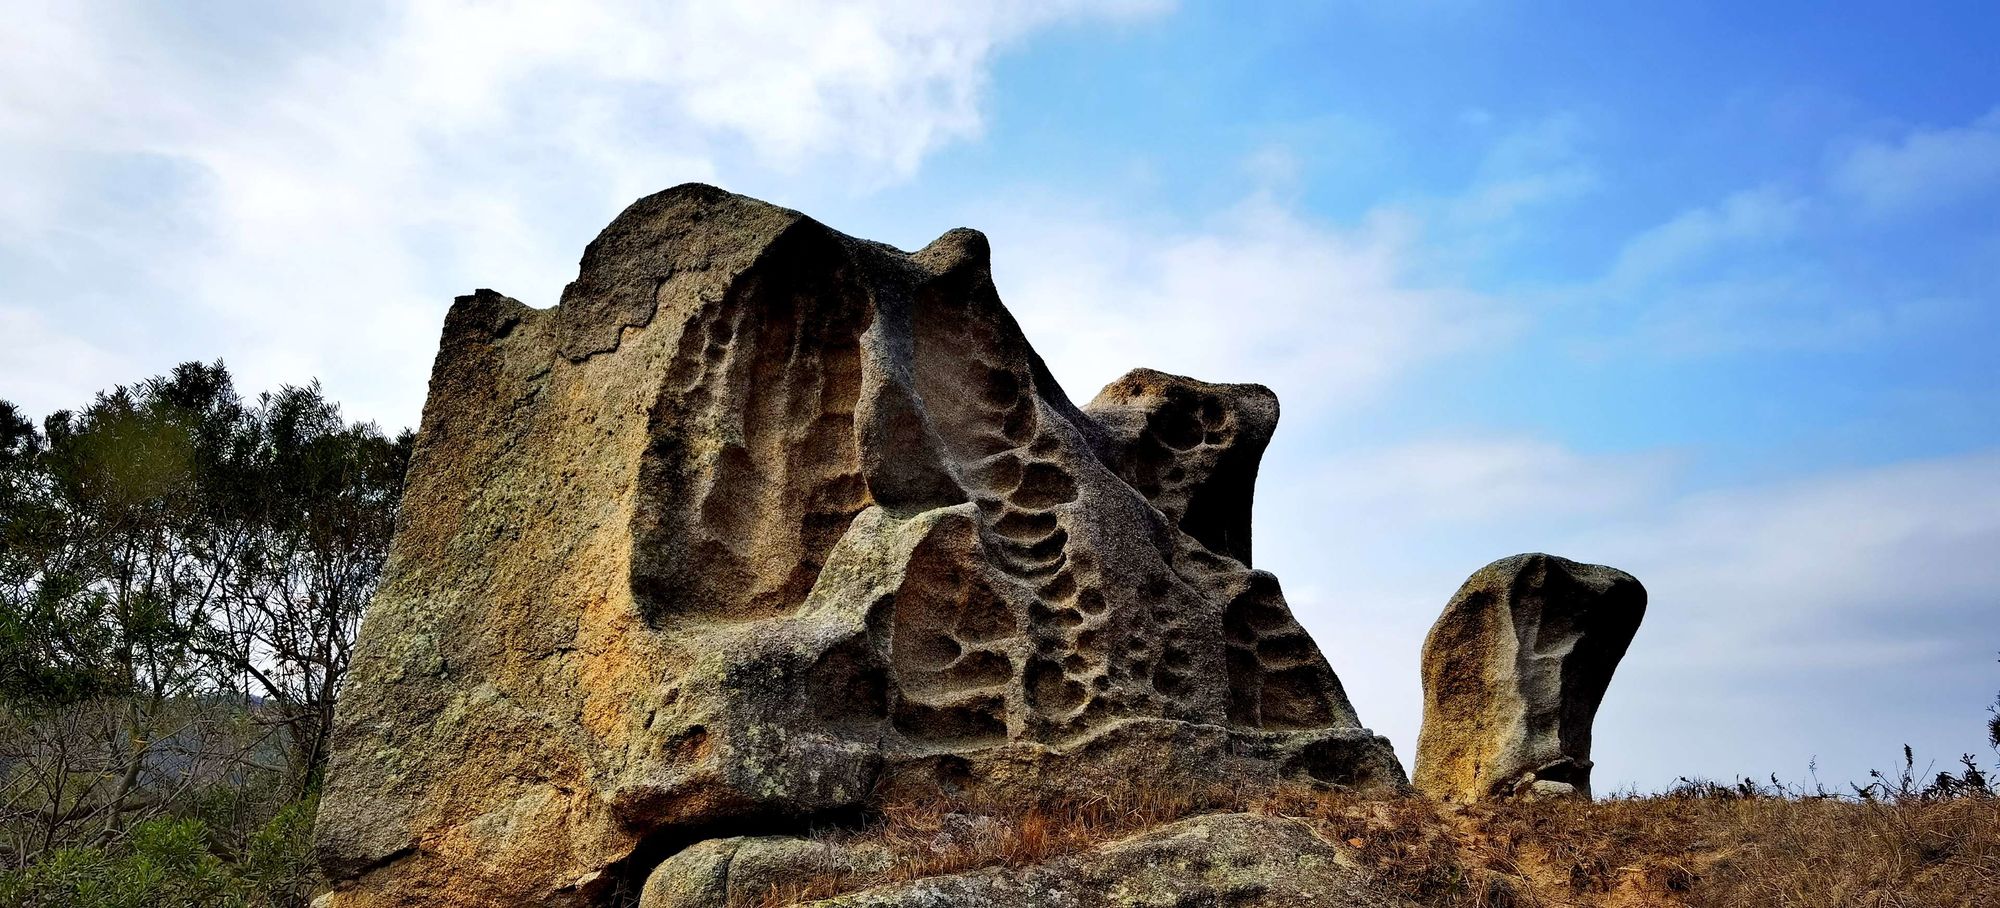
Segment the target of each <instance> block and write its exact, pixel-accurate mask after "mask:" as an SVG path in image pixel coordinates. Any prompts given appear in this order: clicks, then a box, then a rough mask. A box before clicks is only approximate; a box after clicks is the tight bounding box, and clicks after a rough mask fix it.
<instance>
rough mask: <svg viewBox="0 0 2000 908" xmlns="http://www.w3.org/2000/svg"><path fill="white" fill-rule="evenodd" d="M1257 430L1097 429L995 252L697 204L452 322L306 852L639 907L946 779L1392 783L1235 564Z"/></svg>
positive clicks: (629, 223)
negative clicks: (1016, 308) (1012, 298)
mask: <svg viewBox="0 0 2000 908" xmlns="http://www.w3.org/2000/svg"><path fill="white" fill-rule="evenodd" d="M1276 422H1277V401H1276V399H1275V398H1274V397H1273V396H1272V395H1271V394H1270V392H1269V391H1268V390H1266V389H1264V388H1261V387H1258V386H1254V385H1209V384H1204V383H1201V382H1196V381H1193V380H1191V379H1185V378H1180V377H1177V376H1170V375H1165V374H1162V373H1157V372H1150V371H1138V372H1134V373H1132V374H1130V375H1128V376H1126V377H1125V378H1122V379H1120V380H1119V381H1118V382H1115V383H1113V385H1112V386H1110V387H1109V388H1107V389H1106V390H1105V391H1104V392H1103V393H1102V394H1100V395H1099V397H1098V399H1097V400H1096V401H1094V402H1093V403H1092V404H1091V405H1090V406H1089V407H1087V408H1085V409H1081V410H1079V409H1078V408H1077V407H1076V406H1075V405H1073V404H1072V403H1071V402H1070V400H1069V398H1068V397H1067V396H1065V395H1064V393H1063V391H1062V389H1061V388H1060V387H1058V386H1057V385H1056V383H1055V381H1054V380H1053V379H1052V378H1051V377H1050V376H1049V374H1048V372H1047V370H1046V369H1045V368H1044V367H1043V365H1042V363H1041V360H1040V359H1039V358H1038V357H1037V356H1036V355H1035V353H1034V351H1033V350H1032V349H1031V348H1030V347H1029V346H1028V344H1027V341H1026V340H1025V339H1024V338H1023V337H1022V336H1021V332H1020V329H1019V327H1018V326H1017V325H1016V324H1015V323H1014V321H1013V319H1012V317H1010V316H1009V315H1008V314H1007V312H1006V310H1005V309H1004V308H1003V307H1002V306H1001V304H1000V301H999V297H998V295H997V294H996V293H995V290H994V288H993V284H992V280H991V276H990V274H989V272H988V267H987V250H986V242H985V239H984V237H982V236H980V235H979V234H977V233H974V232H972V231H966V230H955V231H952V232H950V233H947V234H945V235H944V236H943V237H941V238H940V239H939V240H938V241H937V242H935V243H933V244H931V246H929V247H927V248H925V249H924V250H922V251H920V252H917V253H914V254H909V253H903V252H900V251H897V250H894V249H891V248H889V247H886V246H882V245H880V244H876V243H870V242H867V241H863V240H856V239H854V238H851V237H847V236H844V235H842V234H839V233H837V232H835V231H833V230H830V229H828V228H826V227H824V226H822V225H820V224H819V223H817V222H815V221H812V220H811V219H809V218H806V217H804V216H803V215H800V214H798V213H796V212H792V211H787V210H784V209H780V208H776V207H774V206H770V205H766V204H764V203H761V202H757V201H755V200H751V199H746V198H743V197H741V196H735V195H730V194H728V193H725V192H722V191H721V190H717V189H714V188H712V187H707V186H698V185H689V186H682V187H678V188H676V189H672V190H668V191H667V192H663V193H660V194H658V195H654V196H651V197H648V198H646V199H642V200H640V201H639V202H638V203H636V204H634V205H633V206H632V207H631V208H630V209H628V210H627V211H626V212H625V213H624V214H622V215H620V216H619V218H618V219H617V220H616V221H614V222H613V223H612V225H611V226H610V227H608V228H606V230H605V231H604V233H603V234H602V235H601V236H600V237H599V238H598V239H597V240H596V241H595V242H593V243H592V244H591V245H590V247H589V249H588V250H587V251H586V252H585V254H584V259H583V264H582V269H581V273H580V275H579V276H578V279H577V280H576V282H575V283H573V284H571V285H570V287H569V288H568V289H567V290H566V291H565V293H564V295H563V300H562V303H561V305H559V306H557V307H556V308H554V309H548V310H534V309H530V308H527V307H525V306H522V305H521V304H519V303H516V302H514V301H513V300H510V299H507V298H505V297H502V296H500V295H498V294H495V293H492V292H490V291H481V292H480V293H477V294H475V295H472V296H468V297H462V298H460V299H459V301H458V302H457V304H456V305H454V306H453V308H452V311H451V314H450V315H449V316H448V317H447V319H446V324H445V331H444V338H443V342H442V345H441V349H440V351H439V354H438V358H437V364H436V366H435V368H434V370H433V373H432V378H431V394H430V399H429V402H428V403H427V404H426V406H425V412H424V426H423V432H422V434H421V436H420V438H419V441H418V447H417V452H416V455H415V458H414V460H413V463H412V466H411V470H410V479H409V487H408V491H407V493H406V496H405V501H406V505H405V518H404V523H403V525H402V526H401V527H400V529H399V532H398V535H397V538H396V542H395V545H394V548H393V552H392V557H391V562H390V566H389V570H388V576H387V579H386V580H385V582H384V584H383V588H382V591H381V593H380V595H379V596H378V597H377V599H376V601H375V602H374V603H373V604H372V606H371V607H370V610H369V613H368V616H367V618H366V621H365V622H364V625H363V628H362V635H361V640H360V642H359V643H358V644H357V648H356V659H355V667H354V671H353V674H352V676H351V680H350V682H349V687H348V690H347V693H346V696H345V697H344V699H343V700H342V701H341V706H340V715H339V721H338V732H337V744H336V753H335V757H334V762H333V766H332V770H331V774H330V779H329V783H328V788H327V791H326V794H325V797H324V799H323V803H322V807H321V816H320V827H319V830H318V833H319V841H320V848H321V853H322V860H323V863H324V864H325V866H326V868H327V871H328V873H329V875H330V876H331V877H332V878H333V879H334V880H335V881H336V885H337V889H336V895H335V901H334V903H335V904H336V905H339V906H387V905H397V906H433V905H436V906H446V905H451V906H456V905H467V906H470V905H495V904H505V905H576V906H612V905H627V904H632V903H634V902H635V901H636V899H637V898H638V893H639V891H640V888H641V886H642V885H643V883H644V882H645V879H646V877H647V876H648V874H649V873H650V871H651V870H652V868H653V867H654V866H655V865H658V864H659V863H660V862H662V861H663V860H665V859H667V858H668V857H670V856H671V855H673V854H676V853H678V852H680V851H683V850H685V849H686V848H688V847H689V846H692V845H694V844H696V843H698V842H701V841H704V840H707V839H711V838H716V837H719V836H725V835H735V834H742V833H745V832H780V833H781V832H786V831H795V830H797V829H800V828H802V827H803V826H804V825H805V824H806V823H808V822H811V821H813V820H814V819H816V818H817V819H822V820H825V819H836V820H837V819H839V818H841V817H845V816H851V815H855V814H858V813H859V812H861V811H864V810H865V809H866V808H867V807H868V806H869V805H870V804H871V803H873V802H874V799H876V798H880V797H883V796H885V793H889V792H894V793H897V794H898V795H899V796H901V795H908V794H911V793H916V794H919V795H921V794H922V793H924V792H936V793H939V794H949V795H954V796H996V797H1010V798H1012V797H1018V798H1033V797H1039V796H1042V795H1045V794H1049V793H1057V792H1074V791H1076V790H1079V789H1080V788H1081V787H1083V786H1090V785H1122V784H1131V783H1132V782H1133V781H1134V780H1144V781H1146V782H1148V783H1149V784H1176V783H1185V784H1202V783H1205V782H1210V781H1220V782H1227V781H1241V780H1249V779H1272V778H1277V777H1280V776H1288V777H1295V778H1299V779H1305V780H1318V781H1320V782H1324V783H1328V784H1344V785H1354V786H1361V787H1367V786H1377V785H1382V786H1394V785H1400V784H1401V783H1402V771H1401V769H1400V768H1398V766H1397V764H1396V762H1395V759H1394V757H1393V755H1392V754H1391V753H1390V751H1389V748H1388V745H1387V742H1385V741H1383V740H1381V739H1380V738H1377V737H1375V736H1373V735H1371V734H1370V733H1368V732H1367V731H1366V730H1365V729H1362V728H1360V727H1359V724H1358V722H1357V721H1356V718H1355V715H1354V711H1353V709H1352V708H1351V707H1350V706H1349V704H1348V702H1347V699H1346V697H1345V695H1344V694H1343V693H1342V692H1341V688H1340V684H1339V681H1338V680H1337V679H1336V678H1335V676H1334V674H1333V672H1332V670H1331V669H1330V668H1329V667H1328V666H1327V664H1326V661H1325V659H1324V658H1323V657H1322V656H1321V655H1320V653H1319V651H1318V649H1317V648H1316V647H1315V646H1314V645H1313V643H1312V641H1311V639H1310V638H1308V637H1307V636H1306V634H1305V632H1304V631H1303V630H1302V629H1301V628H1300V627H1299V626H1298V624H1297V623H1296V622H1295V621H1293V620H1292V618H1291V615H1290V612H1289V610H1288V609H1287V608H1286V606H1285V603H1284V598H1283V596H1282V595H1281V594H1280V592H1279V590H1278V584H1277V581H1276V579H1275V578H1273V577H1272V576H1271V575H1269V574H1267V573H1264V572H1260V571H1253V570H1251V569H1250V568H1249V566H1248V561H1249V557H1250V536H1249V513H1250V492H1251V487H1252V485H1253V483H1254V480H1255V475H1256V466H1257V459H1258V457H1259V456H1260V455H1261V453H1262V451H1263V448H1264V445H1265V443H1266V442H1267V441H1268V440H1269V438H1270V434H1271V431H1272V429H1273V428H1274V427H1275V425H1276Z"/></svg>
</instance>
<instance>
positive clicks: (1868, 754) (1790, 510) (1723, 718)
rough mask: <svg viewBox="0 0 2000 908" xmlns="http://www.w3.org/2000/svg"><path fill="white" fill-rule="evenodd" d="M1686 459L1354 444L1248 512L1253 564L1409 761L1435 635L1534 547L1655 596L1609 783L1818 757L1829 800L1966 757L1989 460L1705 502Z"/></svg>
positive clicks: (1606, 750) (1981, 628) (1708, 497)
mask: <svg viewBox="0 0 2000 908" xmlns="http://www.w3.org/2000/svg"><path fill="white" fill-rule="evenodd" d="M1682 463H1683V457H1682V456H1681V455H1679V454H1674V453H1669V452H1657V453H1652V454H1637V455H1634V454H1586V453H1583V452H1579V451H1577V450H1575V449H1573V448H1571V447H1569V446H1566V445H1563V444H1560V443H1557V442H1554V441H1550V440H1546V439H1537V438H1532V437H1469V438H1458V439H1438V440H1431V441H1423V442H1416V443H1403V444H1392V445H1387V446H1383V447H1379V448H1368V449H1363V450H1359V451H1356V452H1353V453H1349V454H1345V455H1340V456H1337V457H1334V458H1332V459H1330V460H1327V461H1325V462H1323V463H1321V464H1319V465H1318V466H1319V469H1320V472H1319V474H1318V478H1317V479H1316V480H1314V481H1312V482H1309V483H1303V484H1301V483H1298V482H1296V481H1293V482H1289V483H1287V484H1285V485H1284V488H1285V492H1284V493H1283V494H1282V496H1281V497H1279V498H1277V499H1276V500H1272V499H1269V498H1260V503H1259V519H1260V523H1259V525H1258V532H1259V533H1260V537H1259V538H1260V542H1259V546H1260V556H1261V562H1260V563H1261V565H1262V566H1264V567H1268V568H1271V569H1273V570H1275V571H1277V572H1278V573H1279V575H1280V576H1281V577H1283V578H1285V581H1286V587H1287V590H1288V592H1289V593H1290V595H1291V599H1292V602H1293V605H1294V607H1295V608H1297V609H1299V610H1300V611H1301V613H1302V615H1303V620H1304V621H1305V622H1306V623H1307V625H1308V627H1309V629H1311V630H1312V631H1313V632H1314V635H1315V637H1316V638H1317V639H1319V640H1320V641H1321V642H1322V644H1323V645H1325V646H1326V647H1327V649H1328V651H1329V653H1330V655H1331V657H1332V658H1333V660H1334V664H1335V665H1336V667H1337V668H1338V669H1339V670H1340V672H1341V675H1342V678H1343V680H1344V681H1345V682H1346V683H1347V685H1348V688H1349V690H1350V691H1351V692H1352V693H1353V695H1354V696H1355V698H1356V701H1357V705H1358V706H1359V707H1360V708H1361V711H1362V716H1363V718H1364V719H1366V720H1367V721H1368V722H1369V723H1370V724H1371V725H1373V726H1374V727H1376V728H1377V729H1378V730H1380V731H1383V732H1385V733H1387V734H1389V735H1390V737H1391V739H1392V740H1394V741H1395V742H1396V744H1397V745H1398V747H1399V748H1401V750H1400V751H1399V752H1400V753H1402V755H1403V756H1404V757H1405V759H1408V758H1410V757H1412V756H1413V752H1412V751H1411V750H1410V748H1411V747H1412V746H1413V745H1414V743H1415V735H1416V730H1417V726H1418V723H1419V720H1420V718H1421V716H1420V711H1419V704H1420V702H1421V700H1420V690H1419V687H1418V682H1417V675H1416V671H1415V665H1416V657H1417V652H1418V648H1419V646H1420V644H1421V642H1422V640H1423V636H1424V633H1425V632H1426V631H1427V630H1428V628H1429V626H1430V623H1431V622H1432V621H1433V620H1434V619H1435V618H1436V617H1437V615H1438V613H1439V611H1440V610H1441V609H1442V608H1443V606H1444V603H1445V601H1446V600H1447V599H1448V598H1449V597H1450V596H1451V594H1452V592H1453V591H1454V590H1455V589H1456V588H1457V586H1458V584H1459V583H1460V582H1462V581H1463V580H1464V579H1465V577H1466V576H1467V575H1468V574H1470V573H1471V572H1472V571H1473V570H1474V569H1476V568H1478V567H1479V566H1480V565H1482V564H1485V563H1486V562H1488V561H1490V560H1493V559H1495V558H1499V557H1502V556H1505V555H1510V554H1514V553H1516V552H1520V551H1535V550H1541V551H1552V552H1554V553H1556V554H1560V555H1565V556H1568V557H1573V558H1578V559H1582V560H1587V561H1594V562H1601V563H1606V564H1611V565H1615V566H1617V567H1620V568H1624V569H1626V570H1629V571H1631V572H1632V573H1634V574H1635V575H1637V576H1638V577H1639V578H1640V580H1641V581H1642V582H1643V583H1645V584H1646V587H1647V589H1648V590H1649V592H1650V593H1651V599H1652V606H1651V608H1650V609H1649V611H1648V613H1647V618H1646V622H1645V625H1644V626H1643V627H1642V628H1641V630H1640V633H1639V637H1638V640H1637V641H1636V642H1635V643H1634V645H1633V648H1632V651H1631V653H1630V655H1628V657H1627V659H1626V662H1625V664H1624V665H1623V667H1621V669H1620V675H1619V679H1618V680H1617V681H1616V682H1615V683H1614V684H1613V685H1612V699H1611V700H1610V701H1609V702H1608V703H1607V705H1606V707H1605V708H1604V711H1603V713H1602V714H1601V719H1600V722H1599V737H1598V745H1597V755H1598V757H1599V759H1600V762H1601V763H1603V764H1604V773H1605V779H1604V781H1605V782H1606V783H1607V785H1610V784H1615V783H1616V782H1618V781H1621V780H1622V781H1633V782H1638V783H1640V784H1642V785H1643V786H1645V787H1656V786H1659V785H1663V784H1667V783H1670V782H1671V781H1672V780H1673V779H1674V778H1675V777H1676V776H1678V775H1681V774H1694V773H1708V774H1713V775H1727V774H1729V773H1732V772H1747V773H1752V774H1761V773H1763V772H1769V771H1772V770H1777V771H1781V772H1783V773H1785V774H1786V775H1787V776H1790V777H1796V776H1797V775H1798V774H1799V773H1801V772H1802V771H1803V770H1804V768H1805V764H1806V762H1807V761H1808V760H1809V759H1811V758H1813V757H1815V756H1818V757H1819V758H1820V765H1821V767H1822V771H1823V772H1824V774H1825V778H1826V779H1827V780H1829V781H1839V780H1842V779H1847V778H1856V777H1859V776H1861V775H1863V774H1864V773H1865V772H1866V770H1867V769H1869V768H1871V767H1873V766H1877V765H1883V764H1884V762H1885V761H1886V759H1887V757H1888V753H1887V751H1888V750H1889V749H1891V748H1893V747H1895V746H1896V745H1897V744H1900V743H1902V742H1903V741H1905V740H1907V741H1909V742H1910V743H1912V744H1914V745H1916V746H1917V747H1918V749H1919V751H1920V752H1923V753H1926V754H1931V755H1937V756H1942V757H1944V758H1947V759H1948V758H1950V757H1953V756H1956V754H1957V753H1959V752H1960V751H1961V750H1964V749H1968V748H1974V747H1976V746H1977V745H1978V743H1979V742H1978V740H1977V737H1978V731H1979V723H1978V721H1977V720H1978V718H1979V716H1980V715H1981V712H1980V711H1981V709H1983V707H1984V705H1985V704H1986V703H1987V702H1989V700H1990V697H1991V695H1992V691H1991V688H1992V687H1993V686H1995V684H1996V682H1995V680H1994V677H1993V675H1992V673H1991V672H1990V671H1981V667H1982V666H1984V665H1986V664H1987V663H1988V662H1990V659H1989V658H1988V654H1989V653H1990V652H1991V651H1994V650H2000V638H1996V637H1995V636H1994V635H1993V634H1992V633H1991V632H1990V630H1989V628H1988V625H1989V624H1990V623H1991V622H1990V620H1989V619H1990V617H1991V615H1992V610H1993V608H1994V607H1995V604H1996V599H1995V593H1994V592H1993V591H1994V590H2000V563H1996V562H1995V561H1994V559H1992V558H1991V557H1989V553H1990V552H1993V551H2000V452H1995V451H1984V452H1977V453H1971V454H1965V455H1960V456H1953V457H1942V458H1934V459H1927V460H1916V461H1908V462H1903V463H1897V464H1891V465H1887V466H1879V467H1862V468H1851V469H1842V470H1831V471H1823V472H1819V473H1816V474H1811V475H1807V476H1804V477H1798V478H1792V479H1785V480H1776V481H1770V482H1757V483H1738V484H1730V485H1722V486H1714V487H1710V488H1707V489H1703V490H1697V491H1689V490H1687V489H1686V488H1685V480H1684V478H1683V477H1682V476H1681V475H1680V474H1681V466H1682ZM1288 479H1291V478H1290V477H1288ZM1266 540H1268V542H1266ZM1780 684H1782V685H1783V686H1784V690H1783V691H1782V692H1780V691H1778V690H1776V689H1774V688H1773V685H1780ZM1822 707H1825V708H1822ZM1775 713H1782V714H1781V715H1778V714H1775ZM1772 723H1782V724H1784V725H1785V728H1784V729H1783V731H1782V733H1780V732H1779V731H1778V730H1777V729H1775V728H1765V727H1763V726H1765V725H1770V724H1772ZM1666 728H1671V729H1681V730H1682V733H1678V734H1665V733H1663V732H1662V731H1661V730H1662V729H1666ZM1853 728H1868V729H1871V734H1870V735H1868V736H1865V737H1859V738H1858V737H1857V736H1855V735H1853V734H1852V733H1851V731H1852V729H1853Z"/></svg>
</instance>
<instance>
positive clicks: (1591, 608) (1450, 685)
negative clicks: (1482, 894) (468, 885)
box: [1413, 554, 1646, 802]
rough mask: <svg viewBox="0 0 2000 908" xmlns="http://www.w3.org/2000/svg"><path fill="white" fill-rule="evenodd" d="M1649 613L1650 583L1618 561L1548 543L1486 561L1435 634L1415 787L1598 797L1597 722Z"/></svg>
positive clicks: (1456, 796)
mask: <svg viewBox="0 0 2000 908" xmlns="http://www.w3.org/2000/svg"><path fill="white" fill-rule="evenodd" d="M1645 614H1646V589H1645V587H1643V586H1640V585H1639V581H1638V580H1637V579H1635V578H1634V577H1633V576H1632V575H1630V574H1627V573H1625V572H1624V571H1621V570H1618V569H1616V568H1609V567H1605V566H1603V565H1597V564H1580V563H1578V562H1575V561H1571V560H1569V559H1567V558H1558V557H1556V556H1554V555H1543V554H1529V555H1515V556H1513V557H1511V558H1503V559H1501V560H1499V561H1495V562H1493V563H1492V564H1489V565H1487V566H1485V567H1483V568H1480V569H1479V571H1478V572H1477V573H1474V574H1473V575H1472V576H1471V577H1470V578H1469V579H1467V580H1466V581H1465V585H1464V586H1461V587H1459V590H1458V594H1457V595H1455V596H1453V597H1452V599H1451V603H1450V604H1448V605H1446V606H1445V609H1444V614H1443V615H1442V616H1440V617H1439V618H1438V621H1437V624H1435V625H1433V626H1432V627H1431V632H1430V636H1429V637H1427V638H1426V639H1425V640H1424V655H1423V676H1424V724H1423V731H1422V732H1421V733H1420V734H1419V736H1418V738H1417V769H1416V774H1415V776H1414V779H1413V782H1414V784H1415V785H1416V787H1417V788H1418V789H1419V790H1421V791H1423V792H1424V793H1426V794H1429V795H1431V796H1432V797H1436V798H1438V799H1440V800H1446V801H1461V802H1463V801H1477V800H1485V799H1492V798H1506V797H1516V796H1519V797H1584V798H1588V797H1589V796H1590V767H1591V763H1590V725H1591V721H1592V719H1593V718H1594V717H1595V716H1596V715H1597V705H1598V704H1599V703H1600V702H1602V701H1603V699H1604V691H1605V688H1606V687H1608V686H1610V684H1611V673H1612V671H1613V670H1615V669H1616V668H1617V667H1618V660H1619V659H1620V658H1623V657H1624V655H1625V648H1626V647H1627V646H1628V645H1630V644H1631V642H1632V635H1633V634H1634V633H1636V632H1637V631H1638V630H1639V620H1640V619H1641V618H1643V617H1644V616H1645Z"/></svg>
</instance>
